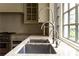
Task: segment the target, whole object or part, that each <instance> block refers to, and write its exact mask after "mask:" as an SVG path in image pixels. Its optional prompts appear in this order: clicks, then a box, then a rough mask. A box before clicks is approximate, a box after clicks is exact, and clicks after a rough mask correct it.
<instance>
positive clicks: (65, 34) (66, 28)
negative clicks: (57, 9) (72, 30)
mask: <svg viewBox="0 0 79 59" xmlns="http://www.w3.org/2000/svg"><path fill="white" fill-rule="evenodd" d="M64 37H66V38H68V26H64Z"/></svg>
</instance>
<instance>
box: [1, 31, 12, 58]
mask: <svg viewBox="0 0 79 59" xmlns="http://www.w3.org/2000/svg"><path fill="white" fill-rule="evenodd" d="M10 42H11V41H10V34H9V33H7V32H5V33H0V56H3V55H5V54H6V53H8V52H9V51H10V50H11V43H10Z"/></svg>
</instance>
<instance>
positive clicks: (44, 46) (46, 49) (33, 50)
mask: <svg viewBox="0 0 79 59" xmlns="http://www.w3.org/2000/svg"><path fill="white" fill-rule="evenodd" d="M18 53H19V54H56V51H55V50H54V48H53V47H52V45H51V44H50V42H49V40H48V39H30V40H29V41H28V43H27V44H26V45H25V46H24V47H23V48H22V49H21V50H20V51H19V52H18Z"/></svg>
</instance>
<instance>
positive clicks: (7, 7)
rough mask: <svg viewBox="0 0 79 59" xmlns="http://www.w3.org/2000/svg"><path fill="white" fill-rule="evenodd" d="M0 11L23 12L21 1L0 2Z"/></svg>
mask: <svg viewBox="0 0 79 59" xmlns="http://www.w3.org/2000/svg"><path fill="white" fill-rule="evenodd" d="M0 12H23V4H22V3H1V4H0Z"/></svg>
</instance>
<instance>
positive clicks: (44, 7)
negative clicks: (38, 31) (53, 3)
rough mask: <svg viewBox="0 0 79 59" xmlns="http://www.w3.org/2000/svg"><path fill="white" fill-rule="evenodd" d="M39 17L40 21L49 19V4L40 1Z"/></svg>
mask: <svg viewBox="0 0 79 59" xmlns="http://www.w3.org/2000/svg"><path fill="white" fill-rule="evenodd" d="M38 7H39V8H38V12H39V19H38V22H41V23H42V22H46V21H48V20H49V4H48V3H39V4H38Z"/></svg>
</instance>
